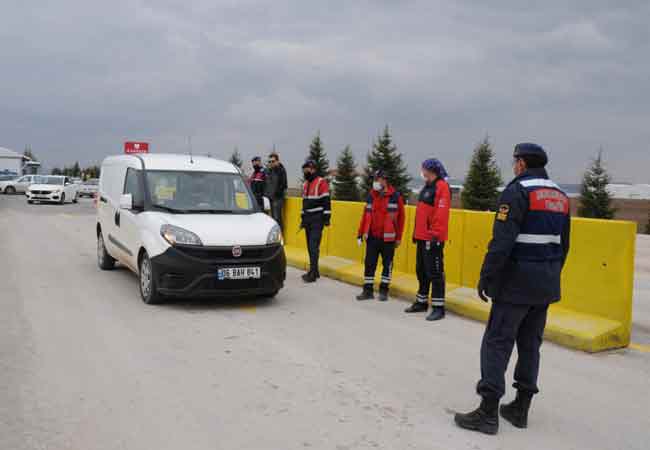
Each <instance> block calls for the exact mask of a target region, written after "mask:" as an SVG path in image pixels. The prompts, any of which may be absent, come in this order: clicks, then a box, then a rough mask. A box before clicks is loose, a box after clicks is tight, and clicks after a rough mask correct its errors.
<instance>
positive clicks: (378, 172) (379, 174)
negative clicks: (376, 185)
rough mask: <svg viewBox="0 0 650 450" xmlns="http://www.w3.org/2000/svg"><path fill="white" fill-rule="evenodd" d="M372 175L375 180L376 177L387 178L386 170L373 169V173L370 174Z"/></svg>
mask: <svg viewBox="0 0 650 450" xmlns="http://www.w3.org/2000/svg"><path fill="white" fill-rule="evenodd" d="M372 177H373V178H374V179H375V180H376V179H377V178H383V179H386V178H388V177H387V176H386V172H385V171H384V170H382V169H378V170H375V173H374V174H373V175H372Z"/></svg>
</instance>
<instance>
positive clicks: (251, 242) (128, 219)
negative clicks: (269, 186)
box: [96, 154, 287, 303]
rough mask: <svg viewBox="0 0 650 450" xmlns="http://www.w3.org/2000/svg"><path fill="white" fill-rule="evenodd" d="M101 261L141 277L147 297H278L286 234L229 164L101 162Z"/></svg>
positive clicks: (200, 160)
mask: <svg viewBox="0 0 650 450" xmlns="http://www.w3.org/2000/svg"><path fill="white" fill-rule="evenodd" d="M98 198H99V201H98V203H97V230H96V231H97V261H98V264H99V267H100V268H102V269H104V270H109V269H112V268H113V267H114V265H115V262H116V261H119V262H120V263H122V264H124V265H126V266H127V267H129V268H130V269H131V270H132V271H133V272H135V273H136V274H138V275H139V278H140V283H139V285H140V295H141V297H142V300H143V301H144V302H145V303H158V302H160V301H162V300H163V299H164V298H165V297H171V296H174V297H178V296H180V297H188V296H191V297H197V296H210V297H216V296H228V297H232V296H239V295H259V296H269V297H272V296H274V295H276V294H277V292H278V291H279V290H280V289H281V288H282V287H283V285H284V281H285V278H286V266H287V264H286V257H285V253H284V241H283V239H282V233H281V231H280V227H279V226H278V224H277V223H276V222H275V221H274V220H273V219H272V218H270V217H269V216H267V215H266V214H264V213H263V212H262V210H261V209H260V208H259V206H258V204H257V202H256V201H255V198H254V197H253V195H252V193H251V191H250V189H249V187H248V184H247V183H246V180H244V178H243V177H242V175H241V173H240V171H239V170H238V169H237V168H236V167H235V166H234V165H232V164H230V163H228V162H225V161H220V160H217V159H214V158H207V157H193V158H190V157H189V156H186V155H162V154H160V155H120V156H113V157H109V158H106V159H105V160H104V162H103V163H102V169H101V176H100V181H99V193H98Z"/></svg>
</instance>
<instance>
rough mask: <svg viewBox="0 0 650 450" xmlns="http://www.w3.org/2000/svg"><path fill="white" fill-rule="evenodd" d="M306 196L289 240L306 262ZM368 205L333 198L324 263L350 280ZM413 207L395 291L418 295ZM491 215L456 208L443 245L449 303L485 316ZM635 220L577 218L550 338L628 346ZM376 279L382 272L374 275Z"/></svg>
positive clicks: (298, 261)
mask: <svg viewBox="0 0 650 450" xmlns="http://www.w3.org/2000/svg"><path fill="white" fill-rule="evenodd" d="M300 206H301V200H300V199H298V198H289V199H288V200H287V202H286V207H285V242H286V252H287V259H288V262H289V264H290V265H292V266H294V267H298V268H302V269H305V268H307V266H308V257H307V251H306V242H305V236H304V233H299V224H300ZM362 211H363V204H362V203H357V202H341V201H334V202H332V225H331V226H330V227H329V228H328V229H326V231H325V233H324V235H323V242H322V245H321V255H322V256H321V266H320V270H321V273H322V274H323V275H324V276H328V277H331V278H334V279H337V280H341V281H344V282H347V283H351V284H355V285H362V284H363V258H364V254H365V248H364V247H359V246H357V243H356V237H357V228H358V224H359V219H360V217H361V213H362ZM414 220H415V207H412V206H408V207H407V208H406V225H405V226H406V228H405V230H406V231H405V235H404V242H403V243H402V246H401V247H400V248H399V249H398V250H397V252H396V255H395V262H394V266H393V267H394V272H393V283H392V287H391V292H392V294H393V295H394V296H398V297H405V298H409V299H413V298H414V297H415V294H416V292H417V287H418V285H417V278H416V276H415V261H416V257H415V254H416V251H415V245H413V244H412V242H411V239H410V236H411V232H412V230H413V224H414ZM493 220H494V215H493V214H491V213H484V212H476V211H466V210H458V209H455V210H452V212H451V219H450V229H449V242H448V243H447V244H446V246H445V269H446V277H447V308H448V309H449V310H451V311H453V312H455V313H458V314H460V315H463V316H466V317H470V318H473V319H476V320H482V321H486V320H487V317H488V314H489V305H488V304H486V303H484V302H482V301H481V300H480V299H478V296H477V295H476V285H477V284H478V278H479V273H480V269H481V264H482V262H483V257H484V255H485V252H486V249H487V245H488V242H489V240H490V238H491V233H492V224H493ZM635 239H636V224H634V223H632V222H623V221H605V220H593V219H581V218H574V219H573V222H572V231H571V252H570V254H569V258H568V260H567V265H566V267H565V270H564V272H563V276H562V291H563V295H562V301H561V302H560V303H558V304H555V305H553V306H551V309H550V311H549V317H548V322H547V327H546V333H545V338H546V339H548V340H550V341H553V342H556V343H558V344H560V345H564V346H566V347H570V348H574V349H578V350H583V351H587V352H598V351H603V350H608V349H614V348H621V347H626V346H627V345H628V344H629V343H630V333H631V327H632V298H633V284H634V283H633V281H634V249H635ZM377 278H379V277H377Z"/></svg>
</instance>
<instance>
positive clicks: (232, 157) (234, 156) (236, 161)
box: [228, 147, 244, 169]
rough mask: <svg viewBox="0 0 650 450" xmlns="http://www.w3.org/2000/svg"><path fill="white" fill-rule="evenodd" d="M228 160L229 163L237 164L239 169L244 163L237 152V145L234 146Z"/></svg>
mask: <svg viewBox="0 0 650 450" xmlns="http://www.w3.org/2000/svg"><path fill="white" fill-rule="evenodd" d="M228 161H229V162H230V163H231V164H234V165H235V166H237V167H238V168H239V169H241V168H242V166H243V165H244V162H243V161H242V159H241V155H240V154H239V149H238V148H237V147H235V149H234V150H233V151H232V154H231V155H230V159H229V160H228Z"/></svg>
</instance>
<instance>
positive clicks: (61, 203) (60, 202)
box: [59, 194, 65, 205]
mask: <svg viewBox="0 0 650 450" xmlns="http://www.w3.org/2000/svg"><path fill="white" fill-rule="evenodd" d="M64 204H65V194H61V200H59V205H64Z"/></svg>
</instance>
